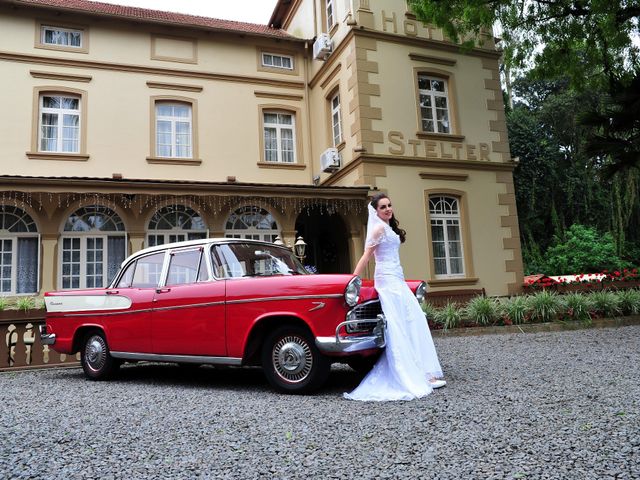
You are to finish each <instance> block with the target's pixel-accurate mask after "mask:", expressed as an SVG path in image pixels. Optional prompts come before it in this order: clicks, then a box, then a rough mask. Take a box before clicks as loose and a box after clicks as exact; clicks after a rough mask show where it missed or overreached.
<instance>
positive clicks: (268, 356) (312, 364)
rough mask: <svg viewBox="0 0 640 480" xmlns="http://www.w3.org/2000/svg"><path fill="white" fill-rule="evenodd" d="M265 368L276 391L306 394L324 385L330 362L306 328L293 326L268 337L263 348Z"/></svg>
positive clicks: (282, 328)
mask: <svg viewBox="0 0 640 480" xmlns="http://www.w3.org/2000/svg"><path fill="white" fill-rule="evenodd" d="M262 368H263V370H264V373H265V375H266V377H267V380H268V381H269V383H270V384H271V385H272V386H273V387H275V388H276V389H278V390H280V391H282V392H286V393H305V392H310V391H312V390H315V389H317V388H318V387H320V386H321V385H322V384H323V383H324V382H325V380H326V379H327V376H328V375H329V370H330V368H331V362H330V361H329V359H328V358H327V357H325V356H324V355H322V354H321V353H320V351H319V350H318V348H317V347H316V345H315V342H314V340H313V336H312V335H311V334H310V333H309V331H308V330H307V329H305V328H302V327H299V326H294V325H291V326H282V327H280V328H278V329H276V330H274V331H273V332H271V333H270V334H269V335H267V337H266V339H265V341H264V344H263V345H262Z"/></svg>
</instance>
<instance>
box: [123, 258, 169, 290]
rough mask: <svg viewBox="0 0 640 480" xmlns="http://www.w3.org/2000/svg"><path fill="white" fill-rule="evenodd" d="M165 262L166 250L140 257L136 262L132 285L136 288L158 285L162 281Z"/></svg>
mask: <svg viewBox="0 0 640 480" xmlns="http://www.w3.org/2000/svg"><path fill="white" fill-rule="evenodd" d="M163 264H164V252H160V253H154V254H153V255H147V256H146V257H142V258H139V259H138V261H137V262H136V268H135V272H134V274H133V281H132V282H131V286H132V287H135V288H152V287H157V286H158V285H159V283H160V276H161V275H162V266H163Z"/></svg>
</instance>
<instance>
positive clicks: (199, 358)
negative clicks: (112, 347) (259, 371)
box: [111, 352, 242, 366]
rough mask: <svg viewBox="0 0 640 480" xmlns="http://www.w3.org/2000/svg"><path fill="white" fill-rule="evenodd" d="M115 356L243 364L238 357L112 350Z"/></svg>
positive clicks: (160, 360) (133, 358) (124, 358)
mask: <svg viewBox="0 0 640 480" xmlns="http://www.w3.org/2000/svg"><path fill="white" fill-rule="evenodd" d="M111 356H112V357H114V358H121V359H123V360H144V361H148V362H172V363H206V364H208V365H235V366H240V365H242V359H241V358H236V357H208V356H202V355H162V354H158V353H133V352H111Z"/></svg>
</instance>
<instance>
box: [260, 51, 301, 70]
mask: <svg viewBox="0 0 640 480" xmlns="http://www.w3.org/2000/svg"><path fill="white" fill-rule="evenodd" d="M267 57H271V63H268V62H267ZM261 58H262V66H263V67H267V68H281V69H283V70H293V56H291V55H283V54H281V53H271V52H262V55H261ZM277 58H279V59H280V65H276V62H275V59H277ZM284 59H288V60H289V65H290V66H289V67H285V66H284V62H283V60H284Z"/></svg>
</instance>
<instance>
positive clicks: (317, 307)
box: [309, 302, 326, 312]
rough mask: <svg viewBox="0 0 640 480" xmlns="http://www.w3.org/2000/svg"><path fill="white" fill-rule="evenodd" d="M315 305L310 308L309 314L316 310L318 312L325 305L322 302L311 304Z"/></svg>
mask: <svg viewBox="0 0 640 480" xmlns="http://www.w3.org/2000/svg"><path fill="white" fill-rule="evenodd" d="M311 303H313V304H314V305H315V307H313V308H310V309H309V311H310V312H315V311H316V310H320V309H321V308H324V306H325V305H326V304H325V303H324V302H311Z"/></svg>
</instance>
